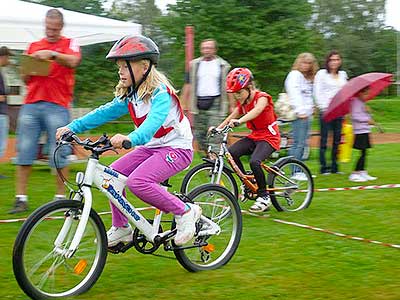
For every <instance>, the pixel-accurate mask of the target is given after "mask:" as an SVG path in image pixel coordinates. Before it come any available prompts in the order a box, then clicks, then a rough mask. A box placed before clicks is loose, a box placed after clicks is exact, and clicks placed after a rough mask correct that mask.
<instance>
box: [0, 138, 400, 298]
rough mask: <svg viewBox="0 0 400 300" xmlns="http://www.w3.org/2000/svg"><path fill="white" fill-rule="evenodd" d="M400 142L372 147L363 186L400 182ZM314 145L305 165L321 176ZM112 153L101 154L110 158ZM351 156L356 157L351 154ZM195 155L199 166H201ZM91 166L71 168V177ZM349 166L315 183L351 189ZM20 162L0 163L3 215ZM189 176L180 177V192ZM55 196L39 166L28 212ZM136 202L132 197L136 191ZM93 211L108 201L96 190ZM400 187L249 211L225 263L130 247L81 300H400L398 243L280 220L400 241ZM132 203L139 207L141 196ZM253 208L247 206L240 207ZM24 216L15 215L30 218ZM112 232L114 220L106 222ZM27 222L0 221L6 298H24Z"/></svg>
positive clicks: (0, 280) (0, 282)
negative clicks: (197, 264) (21, 279)
mask: <svg viewBox="0 0 400 300" xmlns="http://www.w3.org/2000/svg"><path fill="white" fill-rule="evenodd" d="M399 153H400V144H386V145H375V146H374V148H373V149H371V150H370V152H369V156H368V162H367V163H368V170H369V172H370V173H371V174H372V175H374V176H378V177H379V179H378V180H376V181H374V182H369V183H366V185H370V184H374V185H383V184H393V183H394V184H400V178H399V175H400V172H399V168H400V155H399ZM316 157H317V154H316V150H315V149H314V150H313V153H312V156H311V159H310V160H309V161H308V162H307V164H308V165H309V167H310V169H311V170H312V172H313V173H314V174H317V171H318V165H317V162H316V161H317V160H316ZM112 160H113V158H110V157H107V158H104V159H102V161H103V162H104V163H109V162H110V161H112ZM353 160H354V157H353ZM199 162H200V159H199V157H196V159H195V162H194V164H195V163H199ZM83 168H84V164H74V165H72V170H71V180H72V179H73V178H74V175H73V174H74V173H75V172H76V171H80V170H82V169H83ZM352 168H353V164H352V163H346V164H342V165H341V169H342V170H343V171H344V172H345V175H336V174H335V175H330V176H317V177H316V178H315V185H316V188H317V189H318V188H327V187H350V186H357V185H360V184H356V183H351V182H349V181H348V180H347V178H348V175H349V173H350V172H351V170H352ZM14 172H15V166H14V165H11V164H0V174H4V175H7V176H8V178H7V179H2V180H1V181H0V184H1V188H0V198H1V199H2V202H1V206H0V219H8V218H11V217H14V216H10V215H8V214H7V211H8V210H9V209H10V208H11V206H12V203H13V201H14V180H15V178H14ZM183 174H184V173H182V174H180V175H177V176H175V177H174V178H173V180H172V184H173V188H172V190H178V189H179V184H180V181H181V179H182V176H183ZM53 193H54V180H53V177H52V175H51V174H50V171H49V169H48V168H47V167H46V166H35V167H34V171H33V173H32V178H31V181H30V185H29V197H30V202H29V204H30V211H32V210H33V209H34V208H37V207H38V206H39V205H41V204H43V203H46V202H47V201H48V200H49V199H51V198H52V196H53ZM129 198H130V199H132V196H131V197H129ZM94 199H95V203H94V208H95V210H97V211H98V212H100V211H108V210H109V206H108V203H107V201H106V199H105V198H104V196H102V195H100V194H99V193H98V192H95V197H94ZM399 199H400V189H399V188H392V189H374V190H352V191H329V192H316V193H315V195H314V199H313V203H312V204H311V206H310V207H309V208H308V209H307V210H304V211H301V212H297V213H291V214H290V213H278V212H277V211H276V210H274V209H273V210H272V211H271V212H270V214H269V217H267V218H261V217H253V216H248V215H244V216H243V221H244V223H243V236H242V240H241V244H240V246H239V249H238V251H237V253H236V255H235V256H234V257H233V259H232V260H231V261H230V262H229V263H228V264H227V265H226V266H224V267H223V268H221V269H218V270H214V271H209V272H200V273H189V272H187V271H186V270H184V269H183V268H182V267H181V266H180V265H179V264H178V263H177V261H176V260H175V259H174V256H173V255H172V254H171V253H166V252H164V251H163V250H158V251H157V252H156V254H159V255H165V256H167V258H164V257H158V256H154V255H144V254H140V253H138V252H136V251H135V250H134V249H131V250H130V251H128V252H127V253H125V254H119V255H112V254H109V256H108V260H107V264H106V267H105V269H104V272H103V274H102V276H101V277H100V279H99V281H98V282H97V283H96V284H95V285H94V287H93V288H92V289H91V290H90V291H89V292H88V293H86V294H83V295H80V296H77V297H75V298H74V299H97V300H100V299H117V300H119V299H120V300H125V299H152V298H157V299H201V298H206V299H223V300H227V299H282V300H288V299H290V300H291V299H299V300H303V299H304V300H306V299H307V300H310V299H312V300H319V299H321V300H326V299H338V300H344V299H360V300H367V299H374V300H376V299H385V300H387V299H393V300H395V299H400V284H399V282H400V262H399V257H400V249H395V248H390V247H385V246H382V245H377V244H372V243H365V242H360V241H355V240H350V239H346V238H342V237H337V236H334V235H330V234H327V233H324V232H317V231H312V230H309V229H304V228H299V227H295V226H290V225H286V224H280V223H277V222H275V221H274V220H275V219H280V220H286V221H292V222H297V223H300V224H306V225H311V226H316V227H320V228H323V229H328V230H331V231H335V232H339V233H344V234H348V235H352V236H357V237H362V238H366V239H371V240H377V241H381V242H385V243H391V244H400V230H399V227H400V221H399V220H400V202H399ZM134 203H135V204H137V205H138V206H139V207H140V206H142V203H140V202H139V201H137V200H134ZM249 205H250V204H249V203H244V204H242V207H243V209H246V208H248V206H249ZM26 215H27V214H22V215H18V216H17V217H22V216H26ZM103 220H104V222H105V225H106V228H108V227H109V226H110V224H111V220H110V216H109V215H106V216H104V218H103ZM20 226H21V223H19V222H17V223H7V224H4V223H0V230H1V231H0V232H1V244H0V257H1V260H0V271H1V272H0V299H15V300H17V299H27V296H25V295H24V294H23V292H22V291H21V290H20V289H19V287H18V285H17V283H16V281H15V279H14V276H13V272H12V265H11V256H12V247H13V242H14V239H15V236H16V234H17V232H18V229H19V227H20Z"/></svg>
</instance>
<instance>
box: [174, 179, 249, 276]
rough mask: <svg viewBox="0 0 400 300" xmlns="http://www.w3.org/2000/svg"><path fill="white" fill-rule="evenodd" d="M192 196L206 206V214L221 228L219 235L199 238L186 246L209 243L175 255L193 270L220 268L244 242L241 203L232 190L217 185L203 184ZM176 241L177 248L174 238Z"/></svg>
mask: <svg viewBox="0 0 400 300" xmlns="http://www.w3.org/2000/svg"><path fill="white" fill-rule="evenodd" d="M188 197H189V199H191V200H192V201H193V202H194V203H196V204H197V205H199V206H200V207H201V208H202V209H203V216H204V217H206V218H209V219H211V220H213V221H214V222H215V223H217V224H218V225H219V226H220V228H221V231H220V232H219V233H218V234H215V235H209V236H201V237H200V236H197V237H195V238H194V239H192V240H191V241H190V242H188V243H187V244H185V245H184V246H193V245H195V244H196V242H197V243H198V242H206V243H207V245H206V246H203V247H194V248H187V249H184V248H183V249H179V248H177V249H174V254H175V257H176V259H177V260H178V262H179V263H180V264H181V265H182V266H183V267H184V268H185V269H186V270H188V271H190V272H197V271H204V270H213V269H217V268H220V267H222V266H223V265H225V264H227V263H228V262H229V261H230V260H231V259H232V257H233V255H234V254H235V252H236V250H237V248H238V246H239V243H240V239H241V235H242V215H241V211H240V207H239V204H238V202H237V201H236V200H235V198H234V196H233V194H232V193H231V192H229V191H228V190H227V189H225V188H224V187H222V186H220V185H216V184H206V185H202V186H199V187H197V188H195V189H194V190H192V191H191V192H190V193H189V195H188ZM200 223H201V221H200ZM174 226H175V224H173V225H172V227H173V228H174ZM198 226H201V224H198ZM200 230H201V229H200ZM172 244H173V245H174V246H175V247H176V245H175V243H174V242H173V241H172Z"/></svg>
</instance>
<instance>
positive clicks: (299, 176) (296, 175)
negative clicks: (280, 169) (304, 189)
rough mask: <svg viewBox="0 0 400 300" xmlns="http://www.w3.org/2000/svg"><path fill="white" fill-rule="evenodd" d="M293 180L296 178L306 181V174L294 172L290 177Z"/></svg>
mask: <svg viewBox="0 0 400 300" xmlns="http://www.w3.org/2000/svg"><path fill="white" fill-rule="evenodd" d="M291 179H293V180H298V181H307V175H306V174H304V173H303V172H297V173H294V175H293V176H292V177H291Z"/></svg>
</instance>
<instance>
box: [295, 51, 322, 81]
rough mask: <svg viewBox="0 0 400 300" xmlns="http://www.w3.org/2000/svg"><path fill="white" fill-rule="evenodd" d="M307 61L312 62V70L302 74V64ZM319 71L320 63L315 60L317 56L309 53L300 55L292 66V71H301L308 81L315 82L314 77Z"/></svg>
mask: <svg viewBox="0 0 400 300" xmlns="http://www.w3.org/2000/svg"><path fill="white" fill-rule="evenodd" d="M306 60H311V61H312V66H311V69H310V70H309V71H308V72H302V71H301V70H300V64H301V63H302V62H304V61H306ZM318 69H319V67H318V62H317V60H316V59H315V56H314V55H312V54H311V53H308V52H304V53H300V54H299V55H298V56H297V58H296V60H295V61H294V63H293V66H292V70H297V71H300V72H301V73H302V74H303V75H304V77H305V78H306V79H308V80H314V76H315V74H316V73H317V71H318Z"/></svg>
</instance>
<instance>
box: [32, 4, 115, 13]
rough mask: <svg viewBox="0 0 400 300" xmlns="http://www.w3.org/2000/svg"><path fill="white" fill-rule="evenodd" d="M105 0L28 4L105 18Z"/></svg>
mask: <svg viewBox="0 0 400 300" xmlns="http://www.w3.org/2000/svg"><path fill="white" fill-rule="evenodd" d="M106 1H107V0H80V1H71V0H28V2H34V3H39V4H43V5H48V6H53V7H62V8H64V9H68V10H73V11H77V12H82V13H86V14H91V15H96V16H105V15H106V13H105V11H104V9H103V3H104V2H106Z"/></svg>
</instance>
